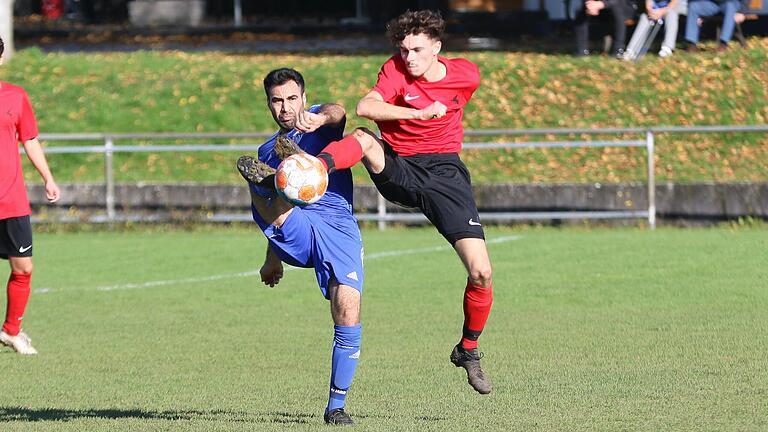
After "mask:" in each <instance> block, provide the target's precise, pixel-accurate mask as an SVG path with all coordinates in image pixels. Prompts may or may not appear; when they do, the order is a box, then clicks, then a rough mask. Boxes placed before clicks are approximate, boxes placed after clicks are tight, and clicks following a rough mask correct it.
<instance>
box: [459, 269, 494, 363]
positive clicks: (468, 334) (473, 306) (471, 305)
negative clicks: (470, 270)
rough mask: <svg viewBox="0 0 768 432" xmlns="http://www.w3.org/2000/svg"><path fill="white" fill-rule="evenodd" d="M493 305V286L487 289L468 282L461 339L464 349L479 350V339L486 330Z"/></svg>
mask: <svg viewBox="0 0 768 432" xmlns="http://www.w3.org/2000/svg"><path fill="white" fill-rule="evenodd" d="M492 303H493V286H492V285H489V286H488V287H487V288H485V287H480V286H477V285H474V284H472V282H471V281H469V280H468V281H467V287H466V289H465V290H464V329H463V332H462V338H461V346H462V347H463V348H464V349H474V348H477V339H478V338H479V337H480V333H482V331H483V328H485V322H486V321H487V320H488V315H489V314H490V312H491V304H492Z"/></svg>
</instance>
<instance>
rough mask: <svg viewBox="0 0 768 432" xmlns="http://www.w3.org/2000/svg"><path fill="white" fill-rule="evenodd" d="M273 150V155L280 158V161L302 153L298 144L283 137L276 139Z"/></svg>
mask: <svg viewBox="0 0 768 432" xmlns="http://www.w3.org/2000/svg"><path fill="white" fill-rule="evenodd" d="M274 149H275V154H276V155H277V157H279V158H280V160H285V158H287V157H288V156H293V155H295V154H299V153H302V152H303V151H304V150H302V149H301V147H299V145H298V144H296V142H295V141H294V140H292V139H290V138H288V137H287V136H285V135H281V136H279V137H277V141H275V147H274Z"/></svg>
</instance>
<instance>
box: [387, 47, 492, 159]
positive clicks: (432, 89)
mask: <svg viewBox="0 0 768 432" xmlns="http://www.w3.org/2000/svg"><path fill="white" fill-rule="evenodd" d="M437 60H438V61H439V62H440V63H442V64H443V65H445V77H443V79H441V80H439V81H435V82H428V81H424V80H420V79H417V78H414V77H413V76H412V75H410V74H409V73H408V70H407V69H406V66H405V62H404V61H403V59H402V58H401V57H400V56H399V55H394V56H392V58H390V59H389V60H387V62H386V63H384V65H383V66H382V67H381V71H379V79H378V82H377V83H376V85H375V86H374V87H373V90H374V91H376V92H377V93H379V94H380V95H381V96H382V97H383V98H384V102H387V103H390V104H393V105H397V106H401V107H407V108H415V109H422V108H425V107H427V106H429V105H430V104H432V103H433V102H435V101H439V102H441V103H442V104H443V105H445V106H446V108H447V110H446V115H445V116H443V117H441V118H439V119H430V120H392V121H377V122H376V125H377V126H378V127H379V130H380V131H381V136H382V138H383V139H384V141H386V142H387V143H389V145H390V146H391V147H392V149H393V150H394V151H395V152H396V153H397V154H399V155H401V156H411V155H414V154H426V153H458V152H460V151H461V142H462V140H463V138H464V127H463V126H462V124H461V120H462V117H463V114H464V106H465V105H466V104H467V102H469V99H470V98H472V94H473V93H474V92H475V90H477V88H478V87H479V86H480V71H479V69H478V67H477V65H476V64H474V63H472V62H470V61H469V60H465V59H448V58H445V57H438V58H437Z"/></svg>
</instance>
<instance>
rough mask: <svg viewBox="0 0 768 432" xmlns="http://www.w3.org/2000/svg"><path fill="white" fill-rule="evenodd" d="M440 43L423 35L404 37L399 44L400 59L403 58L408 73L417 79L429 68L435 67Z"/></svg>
mask: <svg viewBox="0 0 768 432" xmlns="http://www.w3.org/2000/svg"><path fill="white" fill-rule="evenodd" d="M441 47H442V43H441V42H440V41H439V40H434V39H431V38H430V37H429V36H427V35H426V34H424V33H419V34H417V35H414V34H411V35H408V36H406V37H405V38H404V39H403V41H402V42H400V57H402V58H403V61H404V62H405V66H406V67H407V68H408V73H410V74H411V75H412V76H413V77H415V78H419V77H421V76H422V75H424V74H425V73H426V72H427V71H428V70H430V69H431V68H434V67H437V54H438V53H439V52H440V48H441Z"/></svg>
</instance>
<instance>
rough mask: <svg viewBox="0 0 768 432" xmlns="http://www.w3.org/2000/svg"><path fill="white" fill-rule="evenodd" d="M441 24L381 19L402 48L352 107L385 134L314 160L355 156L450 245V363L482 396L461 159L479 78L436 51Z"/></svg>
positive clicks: (474, 232)
mask: <svg viewBox="0 0 768 432" xmlns="http://www.w3.org/2000/svg"><path fill="white" fill-rule="evenodd" d="M444 29H445V21H444V20H443V18H442V17H441V16H440V13H438V12H433V11H428V10H425V11H415V12H414V11H408V12H406V13H404V14H402V15H400V16H399V17H397V18H395V19H394V20H392V21H391V22H390V23H389V24H388V26H387V33H388V36H389V38H390V40H391V41H392V43H393V45H395V47H397V49H398V50H399V54H397V55H394V56H393V57H392V58H390V59H389V60H387V62H386V63H384V65H383V66H382V67H381V71H380V72H379V79H378V82H377V83H376V85H375V86H374V87H373V89H372V90H371V91H370V92H369V93H368V94H367V95H366V96H365V97H363V98H362V99H361V100H360V102H359V103H358V105H357V114H358V115H359V116H362V117H365V118H367V119H370V120H373V121H375V122H376V125H377V126H378V127H379V130H380V131H381V136H382V139H379V138H378V137H377V136H376V135H375V134H374V133H372V132H371V131H369V130H367V129H365V128H359V129H356V130H355V131H354V132H353V133H352V134H350V135H348V136H347V137H345V138H343V139H342V140H340V141H336V142H333V143H330V144H329V145H328V146H327V147H326V148H325V149H323V151H322V152H320V154H318V156H317V157H318V158H320V160H322V161H324V163H325V164H326V166H327V168H328V171H329V172H333V171H335V170H340V169H345V168H349V167H351V166H353V165H355V164H356V163H357V162H359V161H361V160H362V161H363V164H364V165H365V167H366V168H367V170H368V173H369V174H370V176H371V179H372V180H373V182H374V183H375V184H376V187H377V188H378V190H379V192H380V193H381V194H382V195H383V196H384V197H385V198H386V199H388V200H389V201H392V202H395V203H398V204H400V205H403V206H406V207H414V208H419V209H420V210H421V211H422V212H423V213H424V215H425V216H427V218H428V219H429V220H430V221H431V222H432V224H434V225H435V227H436V228H437V229H438V231H439V232H440V234H442V235H443V237H445V239H446V240H448V241H449V242H450V243H451V245H452V246H453V247H454V249H455V250H456V253H457V254H458V255H459V257H460V258H461V261H462V263H463V264H464V266H465V268H466V270H467V273H468V278H467V281H466V285H465V291H464V326H463V331H462V337H461V340H460V342H459V343H458V344H457V345H456V346H455V347H454V349H453V351H452V352H451V355H450V360H451V362H453V364H455V365H456V366H457V367H463V368H464V369H466V371H467V378H468V381H469V383H470V385H471V386H472V387H473V388H474V389H475V390H477V391H478V392H480V393H482V394H486V393H490V391H491V382H490V379H489V378H488V376H487V375H486V374H485V373H484V372H483V370H482V369H481V368H480V355H479V353H478V350H477V339H478V337H479V336H480V333H481V332H482V330H483V328H484V327H485V323H486V320H487V319H488V314H489V313H490V310H491V302H492V283H491V262H490V259H489V257H488V251H487V249H486V245H485V236H484V233H483V228H482V225H481V224H480V218H479V217H478V212H477V206H476V204H475V200H474V197H473V195H472V186H471V182H470V176H469V172H468V171H467V168H466V166H464V163H463V162H462V161H461V159H460V158H459V152H460V151H461V143H462V139H463V136H464V128H463V126H462V124H461V120H462V116H463V113H464V106H465V105H466V104H467V102H469V100H470V98H471V97H472V94H473V93H474V92H475V90H476V89H477V87H478V86H479V85H480V72H479V70H478V68H477V65H475V64H473V63H472V62H470V61H468V60H465V59H448V58H445V57H442V56H439V53H440V49H441V48H442V42H441V38H442V35H443V31H444ZM294 150H295V151H298V149H294Z"/></svg>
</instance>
